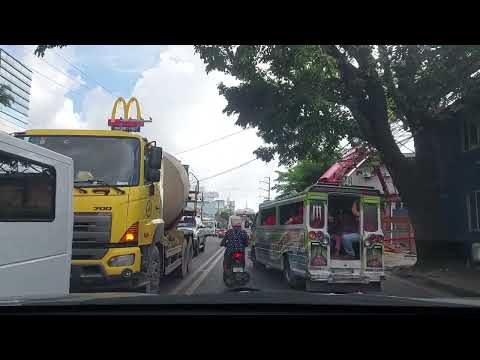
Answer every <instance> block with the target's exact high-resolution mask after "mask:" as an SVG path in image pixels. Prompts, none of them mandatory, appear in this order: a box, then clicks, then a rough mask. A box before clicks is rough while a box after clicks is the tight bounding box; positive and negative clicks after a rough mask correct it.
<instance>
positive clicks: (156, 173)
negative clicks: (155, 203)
mask: <svg viewBox="0 0 480 360" xmlns="http://www.w3.org/2000/svg"><path fill="white" fill-rule="evenodd" d="M147 180H148V181H151V182H158V181H160V170H158V169H148V170H147Z"/></svg>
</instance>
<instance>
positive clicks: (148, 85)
mask: <svg viewBox="0 0 480 360" xmlns="http://www.w3.org/2000/svg"><path fill="white" fill-rule="evenodd" d="M0 47H1V48H3V49H4V50H6V51H7V52H9V53H10V54H11V55H12V56H14V57H16V58H17V59H19V60H20V61H22V62H23V63H24V64H25V65H27V66H28V67H30V68H31V69H32V70H33V71H34V72H33V81H32V87H31V94H30V96H31V97H30V125H29V128H32V129H34V128H37V129H38V128H63V129H108V126H107V119H108V118H109V117H111V111H112V107H113V103H114V101H115V99H116V98H117V97H118V96H123V97H124V98H126V99H127V100H128V98H129V97H131V96H135V97H137V99H138V100H139V102H140V106H141V108H142V115H143V117H144V118H145V119H147V118H149V117H151V118H152V119H153V123H147V124H146V125H145V126H144V128H143V129H142V131H141V133H142V134H143V135H145V136H146V137H147V138H149V139H151V140H156V141H157V144H158V145H160V146H162V148H163V149H164V151H166V152H168V153H170V154H172V155H175V156H177V158H178V159H180V160H181V161H182V163H184V164H188V165H190V169H191V171H192V172H193V173H194V174H195V175H196V176H197V177H198V178H199V179H203V178H207V177H209V176H211V175H215V174H217V173H221V172H223V171H224V170H227V169H230V168H233V167H236V166H237V165H240V164H243V163H246V162H248V161H249V160H252V159H254V158H255V155H253V151H254V150H255V149H257V148H258V147H259V146H261V145H263V144H264V143H263V141H262V139H261V138H259V137H258V136H257V135H256V131H255V130H254V129H248V130H245V131H242V132H241V133H239V134H236V135H234V136H230V137H228V138H225V139H223V140H221V141H218V142H215V143H213V144H211V145H208V146H205V147H202V148H199V149H197V150H195V151H190V152H184V151H185V150H188V149H191V148H194V147H196V146H198V145H202V144H205V143H207V142H210V141H212V140H215V139H217V138H220V137H223V136H225V135H229V134H232V133H235V132H239V131H240V130H242V129H241V128H240V127H238V126H235V125H234V123H235V120H236V117H235V116H231V117H229V116H227V115H226V114H223V113H222V110H223V109H224V107H225V105H226V100H225V99H224V98H223V97H222V96H220V95H219V94H218V90H217V85H218V84H219V83H220V82H224V83H226V84H227V85H230V84H235V82H236V80H235V79H233V78H231V77H229V76H227V75H225V74H222V73H219V72H211V73H210V74H208V75H207V74H206V72H205V65H204V63H203V62H202V60H201V59H200V57H199V55H198V54H195V53H194V50H193V46H186V45H181V46H172V45H168V46H167V45H166V46H86V45H85V46H77V45H75V46H68V47H66V48H62V49H53V50H47V52H46V55H45V57H44V58H43V59H39V58H37V57H36V56H35V55H34V54H33V52H34V49H35V46H13V45H6V46H3V45H0ZM180 152H183V153H182V154H178V153H180ZM275 170H285V169H284V168H279V166H278V161H277V160H274V161H272V162H270V163H268V164H267V163H265V162H262V161H260V160H256V161H253V162H251V163H249V164H248V165H246V166H244V167H242V168H239V169H236V170H234V171H231V172H228V173H226V174H224V175H221V176H218V177H215V178H212V179H209V180H205V181H203V182H202V186H203V187H204V188H205V190H206V191H217V192H218V193H219V194H220V198H222V199H227V198H229V199H230V200H234V201H235V203H236V207H237V208H244V207H246V206H248V207H249V208H253V209H255V210H256V209H258V204H259V203H260V202H261V201H262V199H261V196H264V195H265V194H266V193H265V192H264V191H262V190H260V188H261V187H265V184H261V183H260V181H262V180H264V179H265V177H268V176H270V178H271V180H272V185H273V180H274V179H275V178H276V173H275ZM271 195H272V197H273V196H275V195H276V194H275V192H274V191H273V192H272V194H271Z"/></svg>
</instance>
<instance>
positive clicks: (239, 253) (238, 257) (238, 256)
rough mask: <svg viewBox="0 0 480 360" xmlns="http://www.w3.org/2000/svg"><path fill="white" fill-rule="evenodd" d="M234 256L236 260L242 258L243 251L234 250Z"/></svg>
mask: <svg viewBox="0 0 480 360" xmlns="http://www.w3.org/2000/svg"><path fill="white" fill-rule="evenodd" d="M232 257H233V258H234V259H235V260H240V259H241V258H242V253H241V252H234V253H233V254H232Z"/></svg>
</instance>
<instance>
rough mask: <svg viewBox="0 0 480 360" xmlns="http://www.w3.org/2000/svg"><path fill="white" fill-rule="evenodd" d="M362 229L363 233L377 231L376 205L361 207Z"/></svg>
mask: <svg viewBox="0 0 480 360" xmlns="http://www.w3.org/2000/svg"><path fill="white" fill-rule="evenodd" d="M363 229H364V230H365V231H377V230H378V213H377V204H364V205H363Z"/></svg>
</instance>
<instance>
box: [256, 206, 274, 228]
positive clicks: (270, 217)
mask: <svg viewBox="0 0 480 360" xmlns="http://www.w3.org/2000/svg"><path fill="white" fill-rule="evenodd" d="M260 223H261V224H262V225H275V224H276V223H277V212H276V208H270V209H262V210H260Z"/></svg>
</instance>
